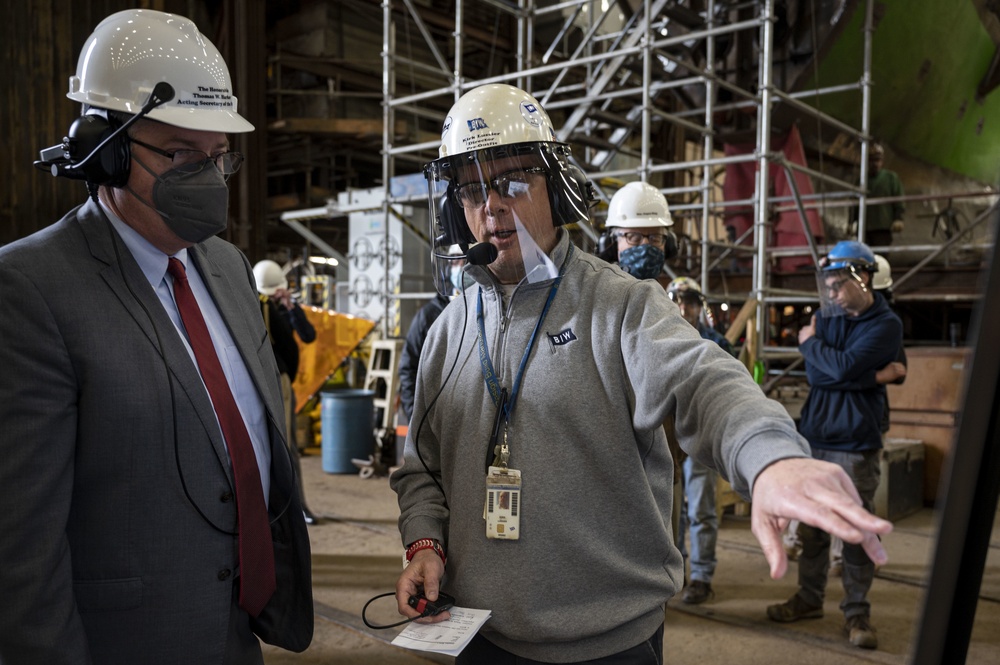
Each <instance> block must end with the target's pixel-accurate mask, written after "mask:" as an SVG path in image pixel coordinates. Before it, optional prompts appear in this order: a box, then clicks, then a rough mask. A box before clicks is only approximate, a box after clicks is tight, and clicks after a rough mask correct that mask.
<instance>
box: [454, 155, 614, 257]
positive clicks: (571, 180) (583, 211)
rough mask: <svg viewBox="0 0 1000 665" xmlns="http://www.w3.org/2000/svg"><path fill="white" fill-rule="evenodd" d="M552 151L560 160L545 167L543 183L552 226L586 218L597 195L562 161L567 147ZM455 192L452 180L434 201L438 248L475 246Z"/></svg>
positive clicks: (577, 171) (575, 169) (580, 173)
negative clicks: (436, 210) (439, 226)
mask: <svg viewBox="0 0 1000 665" xmlns="http://www.w3.org/2000/svg"><path fill="white" fill-rule="evenodd" d="M553 152H555V153H556V154H558V155H560V158H557V159H556V160H554V161H555V164H549V165H547V166H546V169H545V171H546V174H545V182H546V185H547V189H548V194H549V206H550V208H551V209H552V223H553V225H555V226H562V225H564V224H572V223H574V222H577V221H580V220H581V218H585V217H589V215H588V213H587V211H588V210H589V208H590V207H591V206H593V205H594V204H595V203H597V201H598V196H597V191H596V189H595V188H594V183H592V182H590V181H589V180H587V176H586V174H585V173H584V172H583V171H582V170H581V169H580V168H578V167H577V166H575V165H573V164H570V163H568V162H567V161H566V160H565V158H566V157H567V156H568V154H569V148H568V147H567V146H562V145H558V144H557V145H555V146H554V150H553ZM455 189H456V186H455V182H454V180H452V181H450V182H449V183H448V189H447V190H446V191H445V192H444V194H442V195H441V199H440V201H439V202H438V221H439V222H440V225H441V229H442V234H441V235H440V236H439V237H438V238H437V239H436V243H435V244H436V246H438V247H440V246H442V245H472V244H475V243H476V238H475V236H473V235H472V231H470V230H469V225H468V223H467V222H466V221H465V211H464V210H462V209H461V207H460V206H458V204H457V203H456V202H455Z"/></svg>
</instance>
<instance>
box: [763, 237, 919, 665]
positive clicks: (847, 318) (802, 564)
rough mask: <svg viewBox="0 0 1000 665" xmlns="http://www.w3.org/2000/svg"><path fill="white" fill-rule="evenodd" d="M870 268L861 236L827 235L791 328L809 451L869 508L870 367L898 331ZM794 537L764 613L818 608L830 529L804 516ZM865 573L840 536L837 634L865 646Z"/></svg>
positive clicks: (872, 441)
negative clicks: (784, 577) (793, 557)
mask: <svg viewBox="0 0 1000 665" xmlns="http://www.w3.org/2000/svg"><path fill="white" fill-rule="evenodd" d="M877 269H878V267H877V264H876V261H875V255H874V253H873V252H872V250H871V249H870V248H869V247H868V246H867V245H865V244H864V243H861V242H857V241H853V240H845V241H841V242H839V243H837V244H836V245H835V246H834V247H833V249H831V250H830V253H829V255H828V256H827V257H826V259H825V260H824V262H823V264H822V266H821V270H820V272H819V274H818V275H819V277H818V279H819V291H820V301H821V307H820V311H819V313H818V315H814V316H813V318H812V321H811V322H810V323H809V325H807V326H805V327H803V328H802V330H801V331H799V351H800V352H801V353H802V355H803V357H804V358H805V360H806V376H807V377H808V379H809V385H810V390H809V397H808V398H807V399H806V402H805V405H804V406H803V407H802V416H801V421H800V424H799V431H800V433H801V434H802V435H803V436H804V437H805V438H806V439H807V440H808V441H809V445H810V447H811V448H812V456H813V457H814V458H815V459H819V460H825V461H828V462H832V463H834V464H837V465H839V466H840V467H842V468H843V469H844V470H845V471H846V472H847V474H848V476H850V478H851V480H852V481H853V482H854V486H855V488H856V489H857V491H858V494H859V495H860V496H861V500H862V502H863V504H864V506H865V507H866V508H868V509H869V510H874V498H875V490H876V489H877V487H878V482H879V472H880V451H881V449H882V432H881V429H880V424H881V421H882V413H883V410H884V409H885V404H886V398H885V386H884V385H882V384H879V383H877V382H876V381H875V380H874V376H875V372H876V371H877V370H879V369H881V368H883V367H885V366H886V365H888V364H889V363H891V362H893V361H894V360H895V359H896V354H897V352H898V350H899V347H900V345H901V344H902V334H903V325H902V323H901V322H900V320H899V317H897V316H896V315H895V314H894V313H893V312H892V310H891V309H889V306H888V304H887V303H886V301H885V298H883V297H882V295H881V294H880V293H878V292H877V291H875V290H874V289H873V288H872V276H873V275H874V274H875V272H876V271H877ZM800 536H801V538H802V554H801V555H800V556H799V590H798V592H797V593H796V594H795V595H794V596H792V598H791V599H789V600H788V601H787V602H785V603H781V604H778V605H771V606H770V607H768V608H767V615H768V617H769V618H770V619H771V620H772V621H778V622H782V623H787V622H791V621H798V620H799V619H810V618H819V617H822V616H823V599H824V595H825V590H826V581H827V573H828V570H829V566H830V559H829V549H830V536H829V534H827V533H826V532H824V531H821V530H819V529H816V528H813V527H810V526H807V525H804V524H803V525H802V526H801V527H800ZM874 576H875V564H874V563H873V562H872V561H871V559H870V558H869V557H868V555H867V554H865V552H864V550H862V549H861V548H859V547H857V546H856V545H851V544H849V543H844V566H843V573H842V581H843V585H844V600H843V601H842V602H841V604H840V609H841V610H842V611H843V612H844V616H845V618H846V625H845V633H846V634H847V637H848V639H849V640H850V642H851V644H853V645H855V646H858V647H862V648H868V649H874V648H877V646H878V638H877V635H876V632H875V629H874V628H872V626H871V621H870V612H871V606H870V603H869V602H868V600H867V595H868V590H869V589H870V588H871V584H872V579H873V578H874Z"/></svg>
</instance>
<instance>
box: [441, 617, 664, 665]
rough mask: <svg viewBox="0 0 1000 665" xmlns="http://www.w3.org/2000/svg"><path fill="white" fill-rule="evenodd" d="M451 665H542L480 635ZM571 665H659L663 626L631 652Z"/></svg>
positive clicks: (660, 663) (661, 659) (661, 653)
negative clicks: (502, 647) (453, 664)
mask: <svg viewBox="0 0 1000 665" xmlns="http://www.w3.org/2000/svg"><path fill="white" fill-rule="evenodd" d="M455 665H544V664H543V663H542V662H541V661H538V660H531V659H529V658H521V657H520V656H515V655H514V654H512V653H510V652H509V651H504V650H503V649H501V648H500V647H498V646H497V645H495V644H493V643H492V642H490V641H489V640H487V639H486V638H485V637H483V636H482V635H476V636H475V637H473V638H472V641H471V642H469V646H467V647H465V649H463V650H462V653H461V654H460V655H459V656H458V658H457V659H456V660H455ZM575 665H663V624H660V627H659V628H657V629H656V632H655V633H653V636H652V637H650V638H649V639H648V640H646V641H644V642H642V643H640V644H637V645H635V646H634V647H632V648H631V649H626V650H625V651H620V652H618V653H615V654H611V655H610V656H605V657H604V658H595V659H594V660H587V661H583V662H580V663H576V664H575Z"/></svg>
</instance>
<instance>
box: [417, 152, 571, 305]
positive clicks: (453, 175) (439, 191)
mask: <svg viewBox="0 0 1000 665" xmlns="http://www.w3.org/2000/svg"><path fill="white" fill-rule="evenodd" d="M562 147H563V146H560V144H552V143H521V144H513V145H505V146H497V147H494V148H488V149H483V150H474V151H471V152H466V153H462V154H459V155H455V156H453V157H444V158H441V159H438V160H435V161H434V162H431V163H430V164H428V165H427V167H426V168H425V172H424V175H425V177H426V178H427V185H428V200H429V205H430V236H431V238H432V247H431V261H432V264H433V266H434V270H433V272H434V275H435V286H436V287H437V288H438V291H440V292H441V293H446V294H447V293H449V289H450V288H451V287H452V283H451V282H450V280H449V279H447V278H446V277H447V276H448V275H451V274H452V268H453V266H455V265H459V262H462V264H464V262H466V261H468V263H470V264H475V265H486V266H488V269H489V270H490V271H491V272H492V273H493V274H494V275H495V276H496V277H497V279H498V280H499V281H500V283H502V284H517V283H519V282H520V281H522V280H525V281H528V282H531V283H534V282H540V281H544V280H548V279H553V278H555V277H556V275H557V274H558V267H557V266H556V265H555V264H553V262H552V261H551V259H550V258H549V256H548V254H549V252H551V251H552V248H553V247H554V246H555V244H556V240H557V230H556V227H557V226H559V225H561V224H566V223H573V222H579V221H585V220H588V219H589V215H588V203H589V202H588V201H587V200H586V199H585V197H584V195H583V191H585V190H583V188H582V187H581V185H580V183H579V182H578V181H577V180H575V179H573V178H571V177H569V176H568V175H567V174H566V169H565V162H564V161H563V160H562V157H561V155H562V154H563V153H562V151H561V150H560V149H561V148H562ZM456 247H457V248H458V249H457V252H456V249H455V248H456Z"/></svg>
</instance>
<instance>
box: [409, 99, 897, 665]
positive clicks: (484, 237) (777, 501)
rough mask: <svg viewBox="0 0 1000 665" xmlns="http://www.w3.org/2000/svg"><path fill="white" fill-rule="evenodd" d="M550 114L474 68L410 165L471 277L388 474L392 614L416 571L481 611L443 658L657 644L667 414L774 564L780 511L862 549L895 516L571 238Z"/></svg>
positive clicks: (667, 304) (440, 231)
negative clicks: (394, 538) (395, 526)
mask: <svg viewBox="0 0 1000 665" xmlns="http://www.w3.org/2000/svg"><path fill="white" fill-rule="evenodd" d="M554 136H555V133H554V131H553V129H552V125H551V122H550V121H549V118H548V116H547V115H546V114H545V112H544V111H543V110H542V109H541V107H540V106H539V105H538V102H537V101H536V100H535V99H534V98H533V97H531V96H530V95H528V94H527V93H525V92H524V91H522V90H519V89H517V88H513V87H511V86H507V85H486V86H481V87H479V88H476V89H474V90H472V91H470V92H468V93H466V94H465V95H464V96H463V97H462V98H461V99H460V100H459V101H458V102H456V104H455V106H454V107H452V109H451V111H450V113H449V115H448V118H447V120H446V121H445V126H444V129H443V133H442V146H441V157H440V158H439V159H437V160H435V161H434V162H432V163H431V164H429V165H428V166H427V173H426V175H427V178H428V183H429V190H430V196H429V200H430V204H431V220H432V221H431V237H432V238H433V239H434V245H435V247H434V250H433V252H432V256H433V257H434V260H435V262H447V261H450V260H464V259H466V258H468V261H469V264H471V265H470V266H469V267H468V268H467V271H468V274H469V275H470V276H471V277H473V278H474V279H475V280H476V282H477V284H474V285H473V286H470V287H468V288H467V289H466V290H465V292H464V293H463V294H462V296H460V297H457V298H456V299H455V300H454V301H452V302H451V303H450V304H449V305H448V307H446V308H445V310H444V312H443V313H442V314H441V316H440V318H439V319H438V324H437V325H435V327H434V329H433V330H432V331H431V332H430V334H429V335H428V338H427V341H426V342H425V345H424V348H423V351H422V353H421V358H420V366H419V372H418V376H417V386H416V398H415V402H414V410H413V419H412V420H411V423H410V429H409V434H408V437H407V442H406V449H405V453H404V464H403V466H402V468H400V469H399V470H398V471H397V472H396V473H394V474H393V476H392V478H391V484H392V487H393V489H394V490H395V491H396V493H397V494H398V499H399V506H400V513H401V514H400V518H399V528H400V532H401V535H402V541H403V544H404V546H405V547H406V560H407V562H408V565H407V566H406V567H405V568H404V570H403V573H402V574H401V576H400V578H399V581H398V582H397V585H396V598H397V603H398V606H399V611H400V613H401V614H403V615H404V616H409V617H416V616H418V614H419V613H418V612H417V611H416V610H415V609H414V608H412V607H411V606H410V605H409V604H408V600H409V598H410V597H411V596H413V595H415V594H417V593H418V592H420V591H422V592H423V593H424V594H425V595H426V597H427V598H429V599H431V600H434V599H436V598H437V597H438V593H439V591H441V590H447V591H448V593H450V594H451V595H453V596H454V597H455V599H456V604H457V605H459V606H463V607H474V608H483V609H489V610H491V611H492V616H491V618H490V620H489V621H488V622H487V623H486V624H485V625H484V626H483V628H482V630H481V631H480V634H479V635H477V636H476V637H475V638H474V639H473V641H472V642H471V643H470V644H469V646H468V647H466V649H465V650H464V651H463V652H462V654H461V655H460V656H459V658H458V663H459V664H460V665H461V664H463V663H508V662H509V663H513V662H514V658H515V657H520V658H522V659H524V658H526V659H530V660H532V661H538V662H551V663H573V662H579V661H592V660H595V661H597V662H603V661H602V659H611V658H614V659H615V660H614V662H616V663H637V664H638V663H650V664H652V663H657V664H658V663H660V662H662V641H663V618H664V614H663V612H664V604H665V603H666V601H667V600H668V599H669V598H670V597H671V596H672V595H673V594H674V593H675V592H676V591H677V590H678V589H679V588H680V587H681V585H682V584H683V562H682V560H681V556H680V553H679V552H678V550H677V547H676V546H675V544H674V542H673V539H672V536H671V529H670V511H671V501H672V491H671V480H672V475H673V473H672V463H671V459H670V452H669V450H668V448H667V442H666V438H665V436H664V433H663V427H662V424H663V421H664V418H665V417H666V416H667V415H668V414H673V415H674V416H675V421H676V430H677V436H678V440H679V441H680V443H681V446H682V447H683V448H684V449H685V450H686V451H687V453H688V454H689V455H691V456H692V457H694V458H695V459H696V460H697V461H698V462H700V463H702V464H705V465H707V466H710V467H712V468H715V469H717V470H718V471H719V472H720V473H721V474H722V475H723V476H724V477H726V478H727V479H728V480H729V481H730V482H731V483H732V485H733V487H735V488H736V489H737V490H738V491H740V492H742V493H743V494H744V495H745V496H747V497H751V496H752V499H753V503H752V529H753V532H754V533H755V535H756V536H757V538H758V540H759V541H760V543H761V546H762V548H763V550H764V554H765V555H766V557H767V560H768V563H769V565H770V568H771V575H772V577H775V578H777V577H780V576H781V575H783V574H784V572H785V569H786V566H787V560H786V558H785V553H784V549H783V547H782V545H781V530H782V529H783V528H784V526H785V524H786V523H787V521H788V520H789V519H792V518H795V519H800V520H802V521H805V522H807V523H812V524H816V525H818V526H820V527H821V528H823V529H824V530H828V531H830V532H833V533H837V534H838V535H840V536H841V537H842V538H844V539H845V540H847V541H849V542H855V543H863V545H864V547H865V549H866V551H868V552H869V554H870V555H871V556H872V558H873V559H874V560H877V561H884V560H885V558H886V557H885V551H884V550H883V549H882V547H881V545H880V544H879V543H878V539H877V536H876V534H878V533H886V532H888V531H889V530H890V529H891V525H890V524H889V523H888V522H886V521H884V520H881V519H879V518H877V517H875V516H873V515H871V514H869V513H867V512H866V511H865V510H864V509H863V508H862V507H861V505H860V500H859V498H858V495H857V492H856V491H855V490H854V488H853V486H852V485H851V482H850V480H849V479H848V478H847V476H846V474H844V473H843V471H842V470H841V469H840V468H839V467H837V466H836V465H830V464H824V463H821V462H818V461H815V460H812V459H810V457H809V448H808V445H807V444H806V442H805V441H804V440H803V439H802V438H801V437H800V436H799V435H798V434H797V433H796V430H795V425H794V424H793V422H792V420H791V418H789V417H788V415H787V414H786V413H785V411H784V409H783V408H782V407H781V406H780V405H779V404H778V403H776V402H774V401H771V400H768V399H767V398H765V397H764V395H763V394H762V392H761V391H760V388H759V387H758V386H757V385H756V384H754V383H753V381H752V379H751V378H750V376H749V374H748V373H747V371H746V369H745V368H743V366H742V365H740V364H739V362H738V361H736V360H735V359H734V358H733V357H732V356H730V355H729V354H727V353H726V352H725V351H723V350H722V349H721V348H720V347H719V346H718V345H716V344H714V343H711V342H706V341H705V340H703V339H702V338H701V337H700V336H699V335H698V333H697V331H695V330H694V329H693V328H691V326H689V325H688V324H687V322H686V321H684V319H682V318H681V316H680V314H679V311H678V309H677V306H676V305H674V304H673V303H672V302H671V301H670V300H669V299H668V298H667V296H666V294H665V292H664V290H663V289H662V288H661V287H660V286H659V285H658V284H656V283H655V282H652V281H648V280H647V281H640V280H636V279H635V278H633V277H631V276H629V275H628V274H626V273H624V272H623V271H622V270H621V269H620V268H618V267H617V266H612V265H610V264H608V263H605V262H604V261H601V260H600V259H598V258H596V257H593V256H590V255H588V254H586V253H584V252H582V251H579V250H578V249H576V248H574V247H573V245H572V244H571V243H570V240H569V234H568V233H567V232H566V231H565V230H563V229H561V228H560V226H562V225H564V224H571V223H578V222H584V221H586V219H587V214H588V210H587V209H588V204H589V198H590V189H589V183H587V182H586V179H585V178H584V176H583V174H582V173H580V172H579V171H578V170H577V169H575V168H574V167H572V166H571V165H570V164H569V162H568V160H567V157H568V153H569V148H568V146H566V145H564V144H561V143H558V142H556V141H555V140H554ZM454 245H459V246H460V247H461V248H462V249H463V250H464V252H463V253H462V254H461V255H455V254H454V253H453V252H451V251H449V249H450V248H452V247H453V246H454ZM439 267H440V266H439ZM434 274H435V275H438V274H444V275H446V274H448V271H447V270H440V269H438V270H435V271H434ZM439 287H441V288H447V285H445V284H441V285H439ZM447 617H448V614H447V613H441V614H438V615H436V616H434V617H427V618H424V619H420V620H421V621H440V620H443V619H445V618H447Z"/></svg>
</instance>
